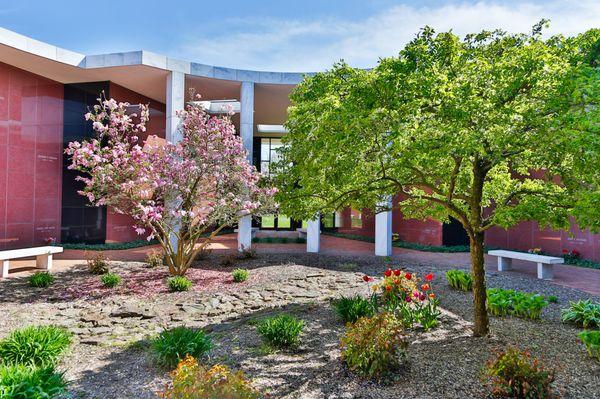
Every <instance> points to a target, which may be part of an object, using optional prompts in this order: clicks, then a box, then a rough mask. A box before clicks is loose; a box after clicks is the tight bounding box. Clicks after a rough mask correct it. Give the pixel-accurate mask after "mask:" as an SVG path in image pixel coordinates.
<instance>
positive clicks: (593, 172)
mask: <svg viewBox="0 0 600 399" xmlns="http://www.w3.org/2000/svg"><path fill="white" fill-rule="evenodd" d="M544 24H545V21H542V22H540V23H539V24H538V25H536V26H535V27H534V28H533V31H532V33H530V34H507V33H505V32H501V31H493V32H490V31H483V32H481V33H478V34H471V35H467V36H466V37H465V38H464V39H460V38H459V37H457V36H456V35H454V34H453V33H451V32H446V33H439V34H436V33H435V32H434V31H433V30H432V29H430V28H425V29H423V30H422V31H421V32H420V33H419V34H418V35H417V36H416V38H415V39H414V40H413V41H411V42H410V43H409V44H407V45H406V46H405V47H404V49H402V50H401V52H400V54H399V56H397V57H393V58H385V59H381V60H380V62H379V63H378V65H377V67H375V68H374V69H372V70H359V69H354V68H351V67H349V66H348V65H346V64H345V63H343V62H342V63H338V64H336V65H334V67H333V68H332V69H331V70H330V71H327V72H324V73H319V74H316V75H315V76H313V77H310V78H306V79H305V80H304V81H303V82H302V83H301V84H300V85H298V86H297V87H296V88H295V90H294V91H293V93H292V95H291V102H292V104H291V106H290V108H289V110H288V113H289V117H288V121H287V128H288V129H289V134H288V135H286V136H285V138H284V143H285V145H286V147H285V148H284V149H283V150H282V153H281V155H282V160H281V162H280V163H279V165H278V175H277V177H276V179H278V182H277V183H278V186H279V190H280V191H279V193H278V195H277V200H278V201H279V202H280V204H281V210H282V212H283V213H285V214H287V215H291V216H294V217H298V218H313V217H315V215H316V214H317V213H318V212H331V211H334V210H337V209H340V208H342V207H344V206H353V207H357V208H371V209H375V211H376V212H381V211H385V210H388V205H385V202H382V199H384V198H389V196H391V195H395V194H397V193H400V194H401V198H402V201H401V202H400V208H401V210H402V212H403V214H404V215H406V216H407V217H412V218H433V219H435V220H438V221H442V222H443V221H447V220H449V218H450V217H453V218H456V219H457V220H459V221H460V222H461V224H462V225H463V227H464V228H465V230H466V232H467V234H468V236H469V239H470V248H471V262H472V273H473V295H474V307H475V328H474V333H475V335H478V336H481V335H485V334H487V333H488V329H489V327H488V316H487V312H486V293H485V272H484V234H485V232H486V231H487V230H488V229H489V228H491V227H493V226H501V227H504V228H508V227H510V226H513V225H515V224H516V223H518V222H519V221H522V220H536V221H538V222H539V223H540V224H541V225H544V226H546V225H549V226H552V227H555V228H567V227H568V226H569V223H570V222H571V221H572V218H575V219H576V221H577V222H578V223H579V225H580V226H590V227H593V228H598V227H600V193H599V190H598V187H599V183H600V175H599V173H600V172H599V171H600V155H599V154H600V151H599V150H600V117H599V111H598V110H599V108H598V103H599V102H600V68H599V63H600V55H599V53H600V52H599V49H600V44H599V43H600V41H599V40H600V30H598V29H594V30H590V31H588V32H586V33H584V34H581V35H579V36H576V37H569V38H566V37H562V36H556V37H552V38H550V39H544V38H542V36H541V31H542V26H543V25H544Z"/></svg>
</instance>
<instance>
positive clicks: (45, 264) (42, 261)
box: [35, 254, 52, 271]
mask: <svg viewBox="0 0 600 399" xmlns="http://www.w3.org/2000/svg"><path fill="white" fill-rule="evenodd" d="M35 266H36V267H37V268H40V269H45V270H47V271H50V270H52V254H47V255H38V256H36V257H35Z"/></svg>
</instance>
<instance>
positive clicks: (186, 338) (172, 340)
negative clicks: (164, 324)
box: [152, 327, 212, 369]
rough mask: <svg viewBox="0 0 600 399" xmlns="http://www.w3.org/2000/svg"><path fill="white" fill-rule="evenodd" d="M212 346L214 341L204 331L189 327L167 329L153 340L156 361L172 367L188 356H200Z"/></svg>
mask: <svg viewBox="0 0 600 399" xmlns="http://www.w3.org/2000/svg"><path fill="white" fill-rule="evenodd" d="M211 348H212V341H211V339H210V337H209V336H208V335H206V334H205V333H204V331H202V330H200V329H192V328H189V327H175V328H173V329H170V330H165V331H163V332H161V333H160V334H159V335H158V337H157V338H155V339H154V340H153V341H152V349H153V352H154V357H155V359H156V362H157V363H158V364H159V365H161V366H164V367H168V368H171V369H172V368H174V367H175V366H176V365H177V363H179V361H181V360H183V359H185V357H186V356H188V355H189V356H194V357H200V356H202V355H204V354H205V353H206V352H208V351H209V350H210V349H211Z"/></svg>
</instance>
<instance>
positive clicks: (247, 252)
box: [238, 247, 256, 259]
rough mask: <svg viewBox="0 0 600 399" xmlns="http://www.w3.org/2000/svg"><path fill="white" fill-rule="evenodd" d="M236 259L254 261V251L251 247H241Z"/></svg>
mask: <svg viewBox="0 0 600 399" xmlns="http://www.w3.org/2000/svg"><path fill="white" fill-rule="evenodd" d="M238 257H239V258H240V259H254V258H256V249H254V248H253V247H250V248H244V247H242V250H241V251H240V253H239V254H238Z"/></svg>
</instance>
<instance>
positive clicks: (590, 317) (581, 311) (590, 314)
mask: <svg viewBox="0 0 600 399" xmlns="http://www.w3.org/2000/svg"><path fill="white" fill-rule="evenodd" d="M562 321H564V322H565V323H573V324H576V325H578V326H580V327H583V328H599V327H600V303H598V302H592V300H591V299H588V300H586V301H577V302H569V307H568V308H567V309H563V310H562Z"/></svg>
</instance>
